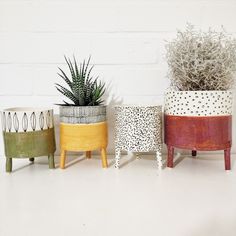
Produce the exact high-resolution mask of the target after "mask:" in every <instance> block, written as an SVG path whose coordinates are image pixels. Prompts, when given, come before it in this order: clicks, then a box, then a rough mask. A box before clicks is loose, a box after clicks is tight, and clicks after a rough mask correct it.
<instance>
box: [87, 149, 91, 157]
mask: <svg viewBox="0 0 236 236" xmlns="http://www.w3.org/2000/svg"><path fill="white" fill-rule="evenodd" d="M86 157H87V158H88V159H90V158H91V151H87V152H86Z"/></svg>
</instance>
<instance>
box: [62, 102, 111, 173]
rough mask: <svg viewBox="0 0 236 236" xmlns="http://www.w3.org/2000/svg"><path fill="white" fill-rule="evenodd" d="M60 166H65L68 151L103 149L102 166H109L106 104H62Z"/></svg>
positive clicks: (88, 152)
mask: <svg viewBox="0 0 236 236" xmlns="http://www.w3.org/2000/svg"><path fill="white" fill-rule="evenodd" d="M60 121H61V122H60V147H61V161H60V167H61V168H62V169H64V168H65V158H66V151H85V152H86V156H87V157H88V158H90V157H91V151H93V150H97V149H99V150H100V151H101V157H102V166H103V167H104V168H105V167H107V155H106V147H107V140H108V139H107V123H106V106H60Z"/></svg>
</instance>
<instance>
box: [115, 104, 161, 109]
mask: <svg viewBox="0 0 236 236" xmlns="http://www.w3.org/2000/svg"><path fill="white" fill-rule="evenodd" d="M119 107H124V108H126V107H127V108H128V107H132V108H134V107H139V108H142V107H143V108H147V107H162V105H160V104H157V105H154V104H147V105H145V104H122V105H115V106H114V108H119Z"/></svg>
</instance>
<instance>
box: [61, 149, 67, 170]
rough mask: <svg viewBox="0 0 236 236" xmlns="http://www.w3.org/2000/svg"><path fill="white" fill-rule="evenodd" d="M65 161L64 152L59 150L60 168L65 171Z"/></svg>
mask: <svg viewBox="0 0 236 236" xmlns="http://www.w3.org/2000/svg"><path fill="white" fill-rule="evenodd" d="M65 161H66V151H65V150H61V158H60V168H61V169H65Z"/></svg>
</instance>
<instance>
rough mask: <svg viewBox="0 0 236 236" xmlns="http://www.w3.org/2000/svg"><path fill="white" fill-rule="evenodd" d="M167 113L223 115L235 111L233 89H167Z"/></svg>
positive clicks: (176, 114) (165, 108)
mask: <svg viewBox="0 0 236 236" xmlns="http://www.w3.org/2000/svg"><path fill="white" fill-rule="evenodd" d="M164 110H165V114H166V115H175V116H222V115H232V113H233V111H232V110H233V92H232V91H167V92H166V93H165V107H164Z"/></svg>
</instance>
